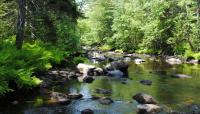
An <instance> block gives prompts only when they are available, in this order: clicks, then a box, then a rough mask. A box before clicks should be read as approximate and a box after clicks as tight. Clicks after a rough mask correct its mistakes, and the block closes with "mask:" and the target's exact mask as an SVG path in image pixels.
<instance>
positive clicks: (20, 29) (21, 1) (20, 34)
mask: <svg viewBox="0 0 200 114" xmlns="http://www.w3.org/2000/svg"><path fill="white" fill-rule="evenodd" d="M17 3H18V6H19V11H18V20H17V35H16V47H17V49H21V48H22V45H23V40H24V27H25V26H24V24H25V16H26V15H25V13H26V11H25V4H26V0H18V1H17Z"/></svg>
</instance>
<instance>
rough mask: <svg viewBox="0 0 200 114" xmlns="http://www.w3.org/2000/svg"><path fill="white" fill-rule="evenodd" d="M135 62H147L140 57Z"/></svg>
mask: <svg viewBox="0 0 200 114" xmlns="http://www.w3.org/2000/svg"><path fill="white" fill-rule="evenodd" d="M134 62H135V64H141V63H143V62H145V60H144V59H140V58H136V59H135V60H134Z"/></svg>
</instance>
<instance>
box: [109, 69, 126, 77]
mask: <svg viewBox="0 0 200 114" xmlns="http://www.w3.org/2000/svg"><path fill="white" fill-rule="evenodd" d="M107 75H108V76H113V77H119V78H122V77H123V76H124V73H123V72H121V71H120V70H112V71H108V74H107Z"/></svg>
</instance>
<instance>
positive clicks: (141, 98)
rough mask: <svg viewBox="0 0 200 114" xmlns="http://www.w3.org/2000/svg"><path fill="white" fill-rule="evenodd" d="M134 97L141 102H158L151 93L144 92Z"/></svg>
mask: <svg viewBox="0 0 200 114" xmlns="http://www.w3.org/2000/svg"><path fill="white" fill-rule="evenodd" d="M133 99H134V100H136V101H137V102H138V103H140V104H157V101H156V100H155V99H154V98H153V97H152V96H151V95H147V94H144V93H138V94H136V95H134V96H133Z"/></svg>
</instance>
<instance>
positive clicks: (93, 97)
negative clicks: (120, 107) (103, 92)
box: [91, 95, 101, 100]
mask: <svg viewBox="0 0 200 114" xmlns="http://www.w3.org/2000/svg"><path fill="white" fill-rule="evenodd" d="M100 98H101V97H99V96H96V95H92V97H91V99H92V100H98V99H100Z"/></svg>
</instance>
